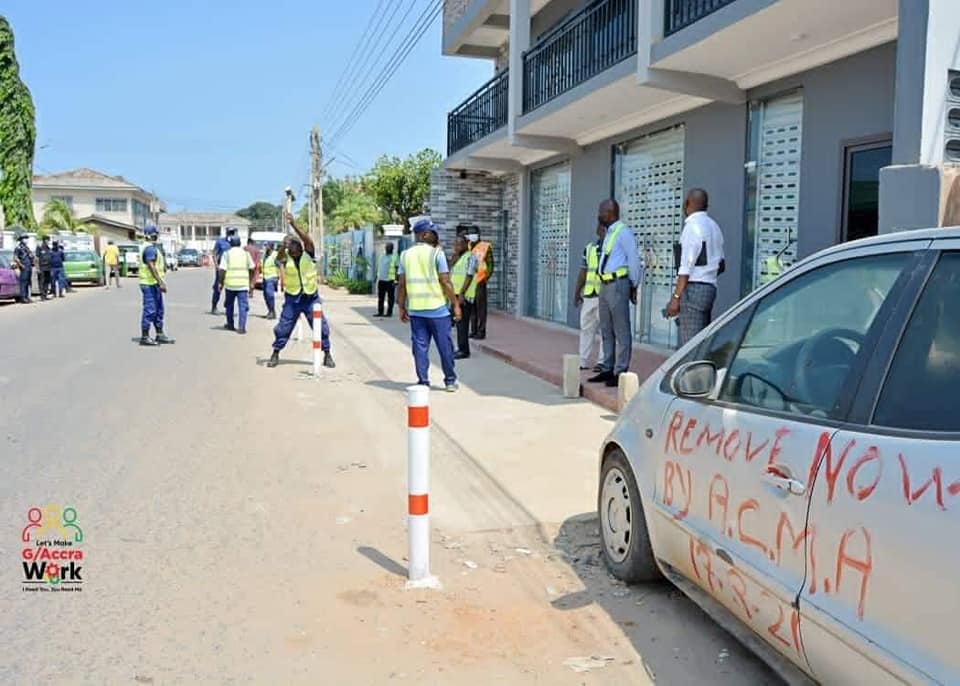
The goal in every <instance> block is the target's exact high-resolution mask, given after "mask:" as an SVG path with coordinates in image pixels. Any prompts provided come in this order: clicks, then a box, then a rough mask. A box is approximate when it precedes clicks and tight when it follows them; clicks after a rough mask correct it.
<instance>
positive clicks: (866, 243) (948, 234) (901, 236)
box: [791, 226, 960, 268]
mask: <svg viewBox="0 0 960 686" xmlns="http://www.w3.org/2000/svg"><path fill="white" fill-rule="evenodd" d="M951 238H960V226H949V227H944V228H940V229H910V230H907V231H897V232H896V233H885V234H881V235H879V236H872V237H870V238H861V239H860V240H856V241H848V242H846V243H839V244H837V245H833V246H830V247H829V248H824V249H823V250H820V251H818V252H816V253H814V254H813V255H810V256H809V257H806V258H804V259H802V260H800V261H799V262H798V263H797V264H796V265H794V266H800V265H802V264H804V263H805V262H812V261H813V260H816V259H820V258H821V257H829V256H833V255H837V256H842V255H843V253H845V252H848V251H851V250H859V249H861V248H865V247H870V246H875V245H876V246H882V245H891V246H893V245H904V244H906V243H930V241H935V240H942V239H951ZM917 247H918V248H922V247H923V246H920V245H918V246H917ZM791 268H792V267H791Z"/></svg>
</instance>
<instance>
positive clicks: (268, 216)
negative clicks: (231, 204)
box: [234, 200, 282, 229]
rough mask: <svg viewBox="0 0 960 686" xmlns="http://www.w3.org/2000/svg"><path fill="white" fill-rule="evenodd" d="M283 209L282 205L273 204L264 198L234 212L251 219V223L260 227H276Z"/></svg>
mask: <svg viewBox="0 0 960 686" xmlns="http://www.w3.org/2000/svg"><path fill="white" fill-rule="evenodd" d="M281 211H282V209H281V207H280V205H272V204H270V203H268V202H265V201H263V200H259V201H257V202H255V203H253V204H252V205H248V206H247V207H244V208H243V209H242V210H237V211H236V212H235V213H234V214H236V215H237V216H238V217H243V218H244V219H249V220H250V223H251V224H252V225H253V226H254V227H256V228H259V229H267V228H270V227H275V226H276V225H277V220H278V218H279V217H280V212H281Z"/></svg>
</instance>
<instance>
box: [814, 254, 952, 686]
mask: <svg viewBox="0 0 960 686" xmlns="http://www.w3.org/2000/svg"><path fill="white" fill-rule="evenodd" d="M934 247H935V248H940V249H942V250H943V252H942V253H941V254H937V252H936V251H933V250H931V251H930V253H929V256H928V258H927V260H926V262H925V267H926V269H925V270H924V271H923V272H922V273H921V274H920V275H919V277H920V278H918V279H917V281H918V283H917V285H916V289H915V291H914V293H913V295H912V297H911V298H910V299H909V302H906V303H905V305H904V307H903V310H904V311H903V314H902V316H901V315H896V316H894V317H892V318H891V320H890V321H889V322H888V327H887V328H888V330H887V331H886V332H885V336H884V339H883V340H881V341H880V342H879V344H878V346H877V349H876V353H875V359H874V360H873V361H872V362H871V365H870V367H869V368H868V370H867V373H866V374H865V376H864V381H863V383H862V385H861V391H860V392H859V393H858V395H857V399H856V401H855V403H854V406H853V409H852V410H851V414H850V419H851V426H850V427H849V428H845V429H843V430H841V431H839V432H838V433H837V434H836V435H835V436H834V438H833V440H832V441H831V443H830V446H829V448H828V449H827V450H826V451H822V452H820V453H818V463H817V465H816V471H817V477H816V485H815V487H814V489H813V493H812V496H811V500H810V517H811V521H816V522H818V527H817V530H816V541H815V544H814V550H815V551H816V553H817V557H816V559H815V561H812V564H811V570H810V575H811V582H810V583H809V584H808V585H807V586H806V588H805V590H804V594H803V596H802V598H801V612H802V615H803V618H804V625H803V642H804V646H805V648H806V651H807V655H808V657H809V660H810V664H811V666H812V668H813V671H814V673H815V674H816V676H817V677H818V678H819V679H821V680H822V681H824V682H825V683H840V682H848V683H849V682H853V681H858V682H860V683H870V684H877V683H886V682H891V683H893V682H900V681H908V682H913V683H915V682H920V681H935V682H939V683H960V651H958V650H957V648H956V645H957V641H956V629H955V625H956V617H957V615H958V613H960V590H958V586H957V580H956V574H957V571H958V570H960V546H958V542H960V409H958V407H960V406H958V401H957V390H958V389H960V241H957V240H953V241H940V242H938V243H935V244H934ZM814 567H815V570H814Z"/></svg>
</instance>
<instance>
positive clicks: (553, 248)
mask: <svg viewBox="0 0 960 686" xmlns="http://www.w3.org/2000/svg"><path fill="white" fill-rule="evenodd" d="M530 194H531V210H532V211H531V222H530V227H531V228H530V231H531V235H530V269H529V273H530V288H529V293H530V300H529V303H528V308H527V311H528V313H529V314H530V315H531V316H533V317H538V318H539V319H547V320H551V321H555V322H563V323H566V321H567V290H568V282H567V281H568V280H567V274H568V253H569V246H570V163H569V162H563V163H560V164H556V165H553V166H551V167H545V168H543V169H537V170H535V171H533V172H531V173H530Z"/></svg>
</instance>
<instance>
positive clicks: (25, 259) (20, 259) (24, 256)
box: [13, 233, 35, 304]
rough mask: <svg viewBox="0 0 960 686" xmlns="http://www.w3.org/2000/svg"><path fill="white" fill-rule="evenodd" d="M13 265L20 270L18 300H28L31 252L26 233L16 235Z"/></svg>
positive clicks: (31, 274)
mask: <svg viewBox="0 0 960 686" xmlns="http://www.w3.org/2000/svg"><path fill="white" fill-rule="evenodd" d="M13 261H14V266H15V267H16V268H17V269H19V270H20V302H22V303H24V304H27V303H29V302H30V288H31V280H32V279H33V263H34V261H35V260H34V257H33V252H32V251H31V250H30V246H29V245H27V234H25V233H21V234H20V235H19V236H18V237H17V247H16V248H14V250H13Z"/></svg>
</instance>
